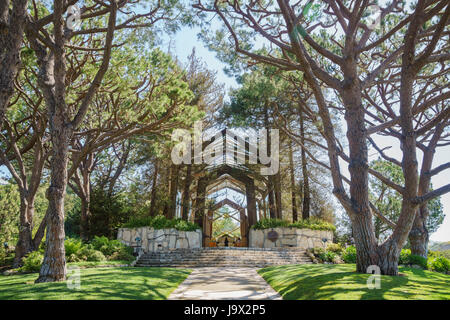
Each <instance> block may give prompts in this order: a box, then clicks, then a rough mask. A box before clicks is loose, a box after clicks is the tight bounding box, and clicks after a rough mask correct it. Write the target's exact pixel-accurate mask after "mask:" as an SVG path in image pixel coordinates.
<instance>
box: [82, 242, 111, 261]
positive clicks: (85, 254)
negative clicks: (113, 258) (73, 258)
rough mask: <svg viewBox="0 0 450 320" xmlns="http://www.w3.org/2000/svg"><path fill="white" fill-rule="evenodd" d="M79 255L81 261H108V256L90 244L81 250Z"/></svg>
mask: <svg viewBox="0 0 450 320" xmlns="http://www.w3.org/2000/svg"><path fill="white" fill-rule="evenodd" d="M78 257H79V258H80V260H81V261H106V257H105V255H104V254H103V253H102V252H101V251H98V250H95V249H94V248H92V246H89V245H86V246H84V247H83V248H82V249H81V250H80V252H79V254H78Z"/></svg>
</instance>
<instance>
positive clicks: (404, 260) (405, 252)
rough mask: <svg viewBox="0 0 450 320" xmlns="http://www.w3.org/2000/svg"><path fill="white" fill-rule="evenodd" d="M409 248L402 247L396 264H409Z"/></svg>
mask: <svg viewBox="0 0 450 320" xmlns="http://www.w3.org/2000/svg"><path fill="white" fill-rule="evenodd" d="M410 257H411V250H409V249H402V251H401V252H400V257H399V260H398V264H410Z"/></svg>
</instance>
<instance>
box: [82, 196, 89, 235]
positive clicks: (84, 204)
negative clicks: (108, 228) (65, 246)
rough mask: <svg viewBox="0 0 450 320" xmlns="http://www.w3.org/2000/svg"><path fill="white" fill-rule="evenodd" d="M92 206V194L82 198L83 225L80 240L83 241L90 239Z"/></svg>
mask: <svg viewBox="0 0 450 320" xmlns="http://www.w3.org/2000/svg"><path fill="white" fill-rule="evenodd" d="M89 206H90V194H87V195H85V196H83V197H81V223H80V238H81V239H82V240H88V239H89V229H90V228H89V225H90V217H91V211H90V209H89Z"/></svg>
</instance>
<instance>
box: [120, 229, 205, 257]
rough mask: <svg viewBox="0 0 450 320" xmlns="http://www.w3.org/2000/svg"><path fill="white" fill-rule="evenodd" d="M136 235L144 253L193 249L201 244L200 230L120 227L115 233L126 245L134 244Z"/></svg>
mask: <svg viewBox="0 0 450 320" xmlns="http://www.w3.org/2000/svg"><path fill="white" fill-rule="evenodd" d="M136 237H139V238H141V241H142V243H141V245H142V249H143V250H144V252H145V253H147V252H154V251H158V250H167V249H193V248H200V247H201V246H202V232H201V230H197V231H178V230H176V229H153V228H149V227H142V228H135V229H129V228H120V229H119V232H118V234H117V239H118V240H120V241H121V242H122V243H124V244H126V245H127V246H136V240H135V239H136Z"/></svg>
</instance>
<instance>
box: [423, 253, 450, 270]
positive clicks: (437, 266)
mask: <svg viewBox="0 0 450 320" xmlns="http://www.w3.org/2000/svg"><path fill="white" fill-rule="evenodd" d="M428 268H429V269H430V270H433V271H437V272H444V273H447V272H448V271H450V260H449V259H447V258H445V257H443V256H439V257H436V258H433V259H430V260H429V262H428Z"/></svg>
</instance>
